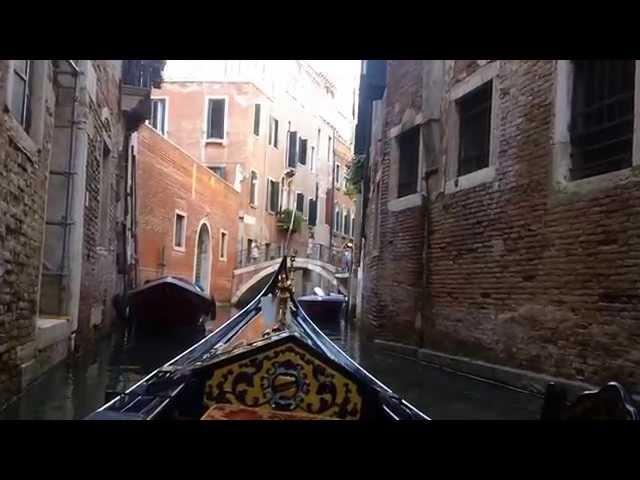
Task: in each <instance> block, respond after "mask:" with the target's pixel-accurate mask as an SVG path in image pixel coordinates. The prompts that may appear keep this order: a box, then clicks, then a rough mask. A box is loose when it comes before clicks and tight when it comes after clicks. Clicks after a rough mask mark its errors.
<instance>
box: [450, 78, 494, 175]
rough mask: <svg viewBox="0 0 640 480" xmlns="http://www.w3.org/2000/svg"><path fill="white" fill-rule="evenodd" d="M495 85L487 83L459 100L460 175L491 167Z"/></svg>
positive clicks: (457, 103) (457, 106)
mask: <svg viewBox="0 0 640 480" xmlns="http://www.w3.org/2000/svg"><path fill="white" fill-rule="evenodd" d="M492 86H493V82H492V81H488V82H486V83H484V84H483V85H481V86H479V87H478V88H476V89H475V90H473V91H471V92H469V93H467V94H466V95H464V96H463V97H461V98H459V99H458V100H457V101H456V108H457V109H458V116H459V119H460V127H459V135H458V145H459V150H458V176H463V175H467V174H469V173H473V172H475V171H477V170H481V169H483V168H487V167H488V166H489V154H490V141H491V96H492V92H493V88H492Z"/></svg>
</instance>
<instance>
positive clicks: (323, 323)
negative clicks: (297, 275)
mask: <svg viewBox="0 0 640 480" xmlns="http://www.w3.org/2000/svg"><path fill="white" fill-rule="evenodd" d="M298 303H299V304H300V306H301V307H302V309H303V310H304V313H306V314H307V316H308V317H309V318H310V319H311V321H313V322H314V323H315V324H316V325H318V326H319V327H320V328H323V327H327V328H331V327H335V325H337V324H339V323H340V316H341V314H342V310H343V308H344V305H345V303H346V298H345V296H344V295H340V294H331V295H326V294H325V293H324V292H323V291H322V289H320V288H317V287H316V288H315V289H314V295H305V296H303V297H299V298H298Z"/></svg>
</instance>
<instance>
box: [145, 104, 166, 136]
mask: <svg viewBox="0 0 640 480" xmlns="http://www.w3.org/2000/svg"><path fill="white" fill-rule="evenodd" d="M166 121H167V99H166V98H152V99H151V119H150V120H149V124H150V125H151V126H152V127H153V128H154V129H155V130H157V131H158V132H159V133H160V134H162V135H166V133H167V130H166Z"/></svg>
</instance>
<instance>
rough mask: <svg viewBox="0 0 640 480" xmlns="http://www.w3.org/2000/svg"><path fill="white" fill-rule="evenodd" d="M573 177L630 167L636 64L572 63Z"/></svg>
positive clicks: (571, 133) (607, 61)
mask: <svg viewBox="0 0 640 480" xmlns="http://www.w3.org/2000/svg"><path fill="white" fill-rule="evenodd" d="M573 65H574V73H573V96H572V110H571V124H570V128H569V131H570V135H571V163H572V165H571V178H572V179H573V180H578V179H581V178H587V177H592V176H594V175H600V174H603V173H607V172H612V171H615V170H621V169H623V168H628V167H631V164H632V158H631V156H632V151H633V114H634V112H633V97H634V86H635V61H634V60H589V61H585V60H581V61H576V62H574V63H573Z"/></svg>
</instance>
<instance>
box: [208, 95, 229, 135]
mask: <svg viewBox="0 0 640 480" xmlns="http://www.w3.org/2000/svg"><path fill="white" fill-rule="evenodd" d="M226 121H227V99H226V98H224V97H220V98H209V99H208V100H207V140H214V141H222V140H224V139H225V131H226Z"/></svg>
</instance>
